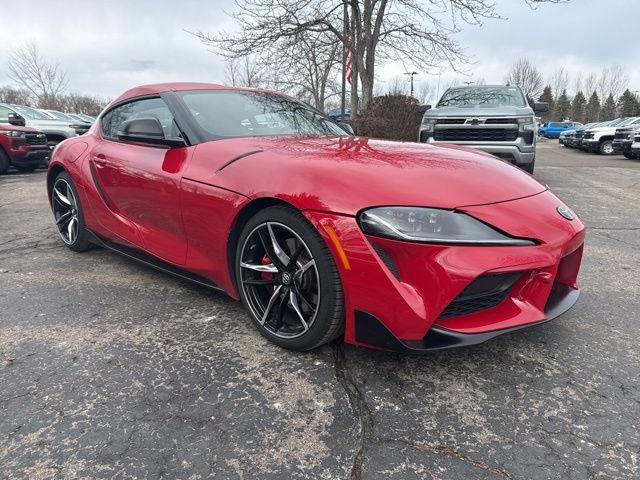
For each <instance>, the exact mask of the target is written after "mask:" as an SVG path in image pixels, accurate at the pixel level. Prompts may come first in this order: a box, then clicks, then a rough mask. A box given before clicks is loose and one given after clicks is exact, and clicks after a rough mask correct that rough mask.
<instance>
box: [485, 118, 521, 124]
mask: <svg viewBox="0 0 640 480" xmlns="http://www.w3.org/2000/svg"><path fill="white" fill-rule="evenodd" d="M484 123H485V124H486V125H495V124H503V125H504V124H513V123H518V120H516V119H515V118H487V121H486V122H484Z"/></svg>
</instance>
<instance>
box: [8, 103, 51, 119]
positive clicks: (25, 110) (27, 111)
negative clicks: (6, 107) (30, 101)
mask: <svg viewBox="0 0 640 480" xmlns="http://www.w3.org/2000/svg"><path fill="white" fill-rule="evenodd" d="M12 108H13V109H14V110H15V111H16V112H18V113H19V114H20V115H22V116H23V117H26V118H29V119H31V120H51V117H49V116H47V115H45V114H44V113H42V112H39V111H37V110H34V109H33V108H30V107H24V106H20V107H17V106H16V107H12Z"/></svg>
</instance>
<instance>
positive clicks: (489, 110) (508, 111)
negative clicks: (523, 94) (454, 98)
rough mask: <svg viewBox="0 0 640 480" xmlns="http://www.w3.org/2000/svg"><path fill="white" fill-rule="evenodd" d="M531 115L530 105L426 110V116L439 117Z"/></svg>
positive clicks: (474, 106) (473, 106)
mask: <svg viewBox="0 0 640 480" xmlns="http://www.w3.org/2000/svg"><path fill="white" fill-rule="evenodd" d="M527 115H533V110H531V108H530V107H512V106H497V107H496V106H487V105H466V106H464V107H438V108H433V109H431V110H427V112H426V113H425V116H426V117H427V118H439V117H511V116H518V117H521V116H527Z"/></svg>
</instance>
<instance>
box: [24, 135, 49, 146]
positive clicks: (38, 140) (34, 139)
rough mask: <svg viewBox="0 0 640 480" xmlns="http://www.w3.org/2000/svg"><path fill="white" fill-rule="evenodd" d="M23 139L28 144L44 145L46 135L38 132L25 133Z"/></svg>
mask: <svg viewBox="0 0 640 480" xmlns="http://www.w3.org/2000/svg"><path fill="white" fill-rule="evenodd" d="M25 140H26V141H27V144H28V145H46V144H47V137H46V136H44V135H43V136H40V134H37V133H27V134H26V135H25Z"/></svg>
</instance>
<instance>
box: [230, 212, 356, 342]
mask: <svg viewBox="0 0 640 480" xmlns="http://www.w3.org/2000/svg"><path fill="white" fill-rule="evenodd" d="M235 271H236V279H237V284H238V292H239V294H240V299H241V300H242V303H243V304H244V306H245V308H246V309H247V310H248V311H249V314H250V315H251V317H252V319H253V321H254V323H255V324H256V326H257V328H258V330H259V331H260V333H262V335H264V336H265V337H266V338H268V339H269V340H270V341H272V342H273V343H275V344H277V345H280V346H281V347H284V348H289V349H292V350H310V349H312V348H315V347H318V346H320V345H322V344H324V343H327V342H329V341H331V340H333V339H335V338H336V337H338V336H339V335H341V334H342V330H343V325H344V319H343V308H344V307H343V303H344V302H343V293H342V284H341V282H340V277H339V275H338V269H337V267H336V265H335V262H334V261H333V257H332V255H331V253H330V252H329V249H328V248H327V245H326V243H325V242H324V241H323V240H322V238H321V237H320V235H319V234H318V232H317V231H316V229H315V228H314V227H313V225H311V224H310V223H309V222H308V221H307V219H306V218H305V217H304V216H302V215H301V214H300V213H299V212H297V211H296V210H294V209H292V208H288V207H281V206H277V207H269V208H266V209H264V210H262V211H260V212H258V213H257V214H256V215H255V216H254V217H253V218H251V219H250V220H249V222H248V223H247V225H245V227H244V229H243V231H242V233H241V235H240V239H239V242H238V248H237V251H236V259H235Z"/></svg>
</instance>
